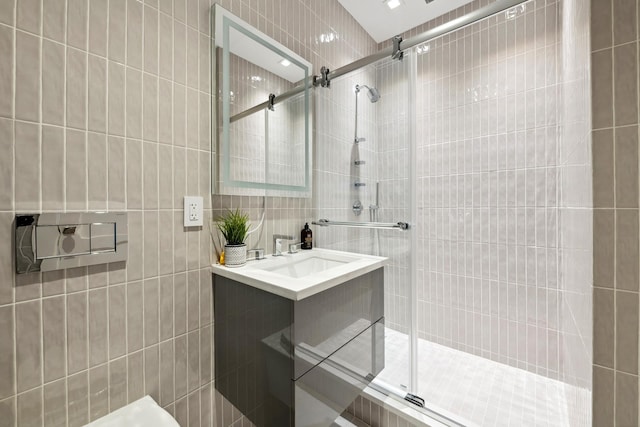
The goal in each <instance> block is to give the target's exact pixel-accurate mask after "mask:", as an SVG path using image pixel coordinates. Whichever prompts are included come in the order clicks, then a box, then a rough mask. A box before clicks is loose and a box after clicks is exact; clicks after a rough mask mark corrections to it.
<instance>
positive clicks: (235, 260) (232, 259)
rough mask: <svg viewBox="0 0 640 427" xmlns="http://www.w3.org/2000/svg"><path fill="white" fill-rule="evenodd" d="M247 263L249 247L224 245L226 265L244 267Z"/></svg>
mask: <svg viewBox="0 0 640 427" xmlns="http://www.w3.org/2000/svg"><path fill="white" fill-rule="evenodd" d="M246 263H247V245H246V244H244V243H243V244H241V245H224V265H226V266H227V267H242V266H243V265H245V264H246Z"/></svg>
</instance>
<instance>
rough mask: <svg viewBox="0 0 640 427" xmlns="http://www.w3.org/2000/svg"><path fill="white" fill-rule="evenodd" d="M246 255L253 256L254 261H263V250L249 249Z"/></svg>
mask: <svg viewBox="0 0 640 427" xmlns="http://www.w3.org/2000/svg"><path fill="white" fill-rule="evenodd" d="M247 255H253V256H254V258H252V259H255V260H260V259H264V258H265V257H264V249H249V250H248V251H247Z"/></svg>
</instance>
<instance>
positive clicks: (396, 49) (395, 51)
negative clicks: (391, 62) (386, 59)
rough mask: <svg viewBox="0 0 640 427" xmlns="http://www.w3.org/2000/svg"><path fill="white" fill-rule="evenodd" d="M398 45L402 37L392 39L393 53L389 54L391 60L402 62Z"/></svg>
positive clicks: (401, 53)
mask: <svg viewBox="0 0 640 427" xmlns="http://www.w3.org/2000/svg"><path fill="white" fill-rule="evenodd" d="M400 43H402V36H395V37H394V38H393V53H392V54H391V58H392V59H398V60H400V61H402V59H403V58H404V52H403V51H402V49H401V48H400Z"/></svg>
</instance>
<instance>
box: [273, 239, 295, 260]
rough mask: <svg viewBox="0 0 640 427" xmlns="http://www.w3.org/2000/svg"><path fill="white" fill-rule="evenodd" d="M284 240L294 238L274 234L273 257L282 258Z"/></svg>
mask: <svg viewBox="0 0 640 427" xmlns="http://www.w3.org/2000/svg"><path fill="white" fill-rule="evenodd" d="M283 240H293V236H287V235H285V234H274V235H273V252H272V255H273V256H282V241H283Z"/></svg>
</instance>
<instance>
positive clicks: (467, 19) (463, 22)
mask: <svg viewBox="0 0 640 427" xmlns="http://www.w3.org/2000/svg"><path fill="white" fill-rule="evenodd" d="M527 1H529V0H496V1H495V2H493V3H490V4H489V5H487V6H484V7H482V8H480V9H477V10H475V11H472V12H469V13H467V14H466V15H464V16H460V17H458V18H455V19H452V20H451V21H449V22H446V23H444V24H442V25H439V26H437V27H435V28H432V29H430V30H427V31H425V32H424V33H422V34H418V35H417V36H414V37H411V38H409V39H406V40H401V42H400V44H399V45H398V47H399V49H400V51H401V52H402V51H405V50H408V49H411V48H412V47H415V46H418V45H419V44H422V43H426V42H428V41H430V40H433V39H435V38H437V37H440V36H442V35H444V34H448V33H450V32H452V31H455V30H458V29H460V28H463V27H466V26H467V25H471V24H473V23H474V22H477V21H480V20H482V19H484V18H487V17H489V16H492V15H495V14H496V13H500V12H503V11H505V10H508V9H510V8H512V7H515V6H517V5H519V4H521V3H525V2H527ZM396 53H397V52H396V51H395V50H394V47H393V46H390V47H388V48H386V49H382V50H380V51H379V52H376V53H374V54H372V55H369V56H366V57H364V58H360V59H358V60H356V61H354V62H352V63H350V64H347V65H345V66H342V67H340V68H338V69H336V70H333V71H329V70H328V69H325V67H323V70H326V74H323V78H326V79H327V80H329V81H331V80H333V79H336V78H338V77H342V76H344V75H345V74H348V73H350V72H352V71H354V70H357V69H360V68H362V67H366V66H367V65H370V64H373V63H374V62H377V61H379V60H380V59H383V58H388V57H391V56H392V55H394V58H395V54H396ZM315 77H318V76H309V78H307V79H306V80H303V81H301V82H300V83H299V84H298V85H297V86H295V87H294V88H292V89H290V90H288V91H286V92H284V93H282V94H280V95H277V96H276V97H275V99H272V98H271V97H270V98H269V99H268V100H267V101H265V102H263V103H261V104H258V105H256V106H253V107H251V108H249V109H247V110H245V111H243V112H241V113H238V114H235V115H234V116H232V117H231V119H230V122H231V123H233V122H235V121H237V120H240V119H242V118H244V117H247V116H250V115H251V114H254V113H256V112H258V111H261V110H264V109H265V108H268V107H270V106H273V105H274V104H279V103H280V102H283V101H285V100H287V99H289V98H291V97H293V96H295V95H297V94H299V93H301V92H304V91H305V90H306V89H307V88H311V87H314V78H315Z"/></svg>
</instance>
